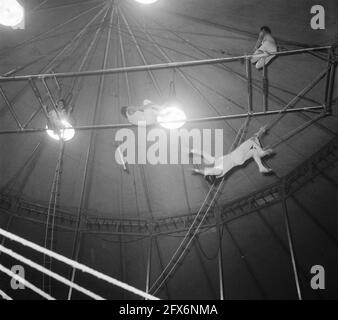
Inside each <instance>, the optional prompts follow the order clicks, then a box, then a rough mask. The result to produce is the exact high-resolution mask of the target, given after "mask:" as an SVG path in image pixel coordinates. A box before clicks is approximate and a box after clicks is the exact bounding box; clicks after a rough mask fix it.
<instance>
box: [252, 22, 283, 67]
mask: <svg viewBox="0 0 338 320" xmlns="http://www.w3.org/2000/svg"><path fill="white" fill-rule="evenodd" d="M276 52H277V44H276V41H275V39H274V38H273V37H272V35H271V29H270V28H269V27H267V26H263V27H261V30H260V33H259V37H258V40H257V43H256V46H255V48H254V54H264V56H259V57H252V58H251V63H253V64H256V68H257V69H261V68H263V67H264V66H265V65H267V64H268V63H269V62H270V61H271V60H272V59H273V58H274V57H275V55H274V54H273V53H276Z"/></svg>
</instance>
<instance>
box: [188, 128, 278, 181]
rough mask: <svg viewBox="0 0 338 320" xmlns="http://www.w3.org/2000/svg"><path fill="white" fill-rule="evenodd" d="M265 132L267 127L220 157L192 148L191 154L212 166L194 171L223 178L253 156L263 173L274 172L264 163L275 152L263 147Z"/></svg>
mask: <svg viewBox="0 0 338 320" xmlns="http://www.w3.org/2000/svg"><path fill="white" fill-rule="evenodd" d="M264 133H265V128H264V127H263V128H261V129H260V130H259V131H258V132H257V133H256V134H255V135H254V136H253V137H251V138H250V139H248V140H246V141H244V142H243V143H242V144H241V145H239V146H238V147H237V148H236V149H235V150H233V151H232V152H230V153H229V154H227V155H224V156H222V157H219V158H215V157H212V156H211V155H210V154H208V153H205V152H202V151H200V150H194V149H193V150H191V151H190V153H191V154H195V155H199V156H201V157H202V158H203V159H204V162H205V163H206V165H210V166H211V167H206V168H204V169H202V170H200V169H194V170H193V172H194V173H195V174H201V175H204V176H205V177H207V176H215V177H216V178H222V177H223V176H225V174H226V173H228V172H229V171H230V170H231V169H233V168H234V167H237V166H241V165H243V164H244V163H245V162H247V161H248V160H250V159H251V158H253V159H254V161H255V162H256V164H257V166H258V169H259V171H260V172H261V173H269V172H272V169H270V168H267V167H266V166H264V165H263V163H262V158H263V157H266V156H269V155H271V154H272V153H273V150H272V149H266V150H265V149H263V148H262V145H261V143H260V141H259V138H260V136H261V135H262V134H264Z"/></svg>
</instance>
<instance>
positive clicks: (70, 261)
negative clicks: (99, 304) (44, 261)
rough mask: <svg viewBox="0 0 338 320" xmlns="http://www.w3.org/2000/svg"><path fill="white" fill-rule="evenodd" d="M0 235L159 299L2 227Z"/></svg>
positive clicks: (123, 287)
mask: <svg viewBox="0 0 338 320" xmlns="http://www.w3.org/2000/svg"><path fill="white" fill-rule="evenodd" d="M0 235H2V236H4V237H6V238H8V239H11V240H13V241H16V242H18V243H20V244H22V245H23V246H26V247H29V248H31V249H33V250H36V251H38V252H40V253H43V254H46V255H49V256H50V257H52V258H54V259H56V260H58V261H61V262H63V263H65V264H67V265H69V266H71V267H73V268H75V269H78V270H80V271H82V272H86V273H89V274H91V275H92V276H94V277H96V278H98V279H101V280H104V281H107V282H108V283H110V284H112V285H115V286H117V287H119V288H121V289H124V290H127V291H129V292H131V293H133V294H135V295H138V296H140V297H143V298H146V299H149V300H159V299H158V298H156V297H154V296H153V295H150V294H147V293H145V292H143V291H142V290H139V289H137V288H135V287H133V286H130V285H128V284H126V283H123V282H121V281H119V280H117V279H114V278H112V277H110V276H108V275H105V274H103V273H101V272H99V271H96V270H94V269H92V268H90V267H87V266H86V265H84V264H81V263H79V262H76V261H74V260H71V259H69V258H66V257H65V256H62V255H60V254H58V253H56V252H53V251H51V250H48V249H45V248H43V247H41V246H39V245H37V244H35V243H33V242H31V241H28V240H26V239H23V238H21V237H19V236H17V235H15V234H12V233H10V232H7V231H5V230H3V229H2V228H0Z"/></svg>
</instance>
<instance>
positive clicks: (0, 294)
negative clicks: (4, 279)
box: [0, 289, 13, 300]
mask: <svg viewBox="0 0 338 320" xmlns="http://www.w3.org/2000/svg"><path fill="white" fill-rule="evenodd" d="M0 296H1V297H2V298H3V299H5V300H13V299H12V298H11V297H10V296H9V295H8V294H6V293H5V292H3V291H2V290H1V289H0Z"/></svg>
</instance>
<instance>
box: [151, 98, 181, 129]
mask: <svg viewBox="0 0 338 320" xmlns="http://www.w3.org/2000/svg"><path fill="white" fill-rule="evenodd" d="M186 120H187V117H186V115H185V113H184V112H183V111H182V110H181V109H180V108H178V107H177V106H176V105H175V104H173V105H170V106H168V107H166V108H164V109H163V110H162V111H161V113H160V115H159V116H158V117H157V121H158V123H159V124H160V125H161V126H162V127H163V128H166V129H170V130H173V129H179V128H181V127H182V126H184V124H185V121H186Z"/></svg>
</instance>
